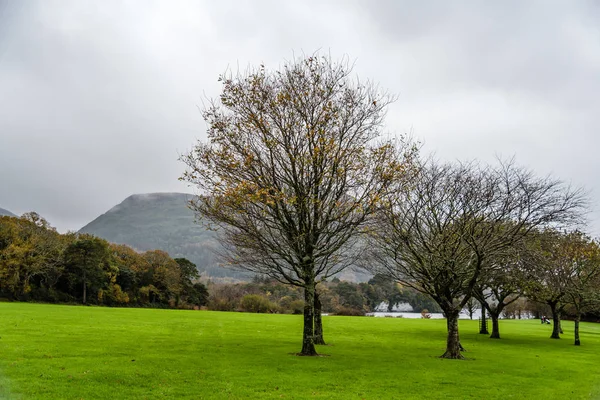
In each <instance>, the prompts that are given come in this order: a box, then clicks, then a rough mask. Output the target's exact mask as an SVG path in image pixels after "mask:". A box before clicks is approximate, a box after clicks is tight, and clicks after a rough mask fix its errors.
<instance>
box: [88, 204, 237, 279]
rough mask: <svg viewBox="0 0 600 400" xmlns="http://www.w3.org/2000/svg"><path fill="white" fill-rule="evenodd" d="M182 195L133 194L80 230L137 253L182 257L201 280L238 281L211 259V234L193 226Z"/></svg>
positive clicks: (212, 256)
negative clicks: (127, 247)
mask: <svg viewBox="0 0 600 400" xmlns="http://www.w3.org/2000/svg"><path fill="white" fill-rule="evenodd" d="M191 198H192V195H190V194H185V193H150V194H134V195H132V196H129V197H128V198H126V199H125V200H123V202H121V203H120V204H118V205H116V206H114V207H113V208H111V209H110V210H108V211H107V212H106V213H104V214H102V215H100V216H99V217H98V218H96V219H95V220H93V221H92V222H90V223H89V224H87V225H86V226H84V227H83V228H81V229H80V230H79V232H82V233H90V234H93V235H96V236H99V237H101V238H104V239H106V240H108V241H109V242H113V243H119V244H126V245H128V246H131V247H133V248H134V249H136V250H139V251H146V250H154V249H160V250H164V251H166V252H168V253H169V255H170V256H171V257H185V258H187V259H189V260H190V261H192V262H193V263H194V264H196V266H197V267H198V270H199V271H200V273H201V274H202V276H204V277H207V276H210V277H239V276H241V275H242V274H241V273H239V272H236V271H231V270H227V269H224V268H220V267H219V266H218V265H217V263H216V261H215V258H214V254H213V249H214V248H215V247H216V241H215V234H214V232H211V231H208V230H206V229H205V228H203V227H202V226H201V225H199V224H196V223H195V222H194V213H193V212H192V211H191V210H190V209H189V208H188V207H187V202H188V200H190V199H191Z"/></svg>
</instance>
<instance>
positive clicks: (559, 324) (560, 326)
mask: <svg viewBox="0 0 600 400" xmlns="http://www.w3.org/2000/svg"><path fill="white" fill-rule="evenodd" d="M558 331H559V332H560V334H561V335H562V334H563V333H564V332H563V330H562V322H561V320H560V312H559V313H558Z"/></svg>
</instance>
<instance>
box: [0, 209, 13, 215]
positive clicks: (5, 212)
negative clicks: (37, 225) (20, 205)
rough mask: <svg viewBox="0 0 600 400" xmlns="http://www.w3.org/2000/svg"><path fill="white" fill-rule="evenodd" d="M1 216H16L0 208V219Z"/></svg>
mask: <svg viewBox="0 0 600 400" xmlns="http://www.w3.org/2000/svg"><path fill="white" fill-rule="evenodd" d="M2 216H7V217H16V215H15V214H13V213H11V212H10V211H8V210H5V209H4V208H0V217H2Z"/></svg>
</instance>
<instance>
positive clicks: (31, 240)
mask: <svg viewBox="0 0 600 400" xmlns="http://www.w3.org/2000/svg"><path fill="white" fill-rule="evenodd" d="M198 278H199V275H198V271H197V270H196V266H195V265H194V264H193V263H191V262H190V261H188V260H187V259H185V258H176V259H172V258H171V257H169V255H168V254H167V253H165V252H164V251H160V250H152V251H146V252H144V253H138V252H136V251H135V250H133V249H132V248H130V247H128V246H125V245H119V244H113V243H109V242H107V241H106V240H104V239H101V238H98V237H95V236H92V235H89V234H79V233H72V232H71V233H67V234H59V233H58V232H57V231H56V229H54V228H53V227H51V226H50V224H49V223H48V222H47V221H46V220H45V219H44V218H42V217H40V216H39V215H38V214H37V213H34V212H31V213H27V214H24V215H23V216H22V217H21V218H15V217H0V297H3V298H7V299H11V300H22V301H44V302H53V303H83V304H104V305H110V306H126V305H131V306H152V307H180V308H189V307H194V306H202V305H205V304H206V302H207V298H208V293H207V290H206V287H205V286H204V285H203V284H202V283H200V282H198Z"/></svg>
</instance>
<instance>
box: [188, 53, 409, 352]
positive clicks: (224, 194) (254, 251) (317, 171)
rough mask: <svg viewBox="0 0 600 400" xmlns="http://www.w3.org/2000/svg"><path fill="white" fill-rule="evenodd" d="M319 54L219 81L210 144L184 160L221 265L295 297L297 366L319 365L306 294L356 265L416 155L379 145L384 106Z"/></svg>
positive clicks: (209, 114)
mask: <svg viewBox="0 0 600 400" xmlns="http://www.w3.org/2000/svg"><path fill="white" fill-rule="evenodd" d="M351 70H352V68H351V66H349V65H348V63H347V62H340V63H337V62H334V61H332V60H331V59H330V58H329V57H321V56H318V55H314V56H308V57H304V58H301V59H298V60H294V61H291V62H287V63H285V64H284V65H283V66H282V67H281V68H280V69H279V70H275V71H270V70H268V69H266V68H265V67H264V66H260V67H259V68H258V69H256V70H252V71H250V72H248V73H246V74H243V75H239V74H238V75H237V76H231V75H229V76H223V77H221V78H220V80H221V82H222V85H223V91H222V94H221V96H220V98H219V100H217V101H213V102H212V103H211V105H210V106H208V107H207V108H206V109H205V111H204V119H205V121H206V122H207V124H208V140H206V141H200V142H198V143H197V144H196V146H195V147H194V149H193V150H192V151H191V152H190V153H188V154H186V155H184V156H183V157H182V160H183V161H184V162H185V164H186V165H187V171H186V172H185V174H184V175H183V177H182V179H183V180H184V181H187V182H189V183H190V184H191V185H192V186H195V187H197V188H198V189H199V191H200V193H199V194H200V196H199V197H198V198H197V199H195V200H193V201H192V203H191V208H192V209H193V210H195V211H196V212H197V214H198V215H199V216H200V217H202V219H203V220H206V221H208V222H210V223H213V224H214V225H216V226H217V227H218V228H219V229H218V231H219V233H220V242H221V244H222V245H223V251H222V252H221V256H222V257H223V259H224V261H225V263H226V264H228V265H229V266H232V267H235V268H241V269H244V270H248V271H252V272H255V273H259V274H262V275H266V276H269V277H272V278H274V279H276V280H278V281H280V282H284V283H288V284H292V285H296V286H299V287H302V288H304V299H305V308H304V330H303V342H302V350H301V352H300V354H301V355H316V354H317V352H316V350H315V346H314V339H313V329H314V326H313V323H314V316H313V312H314V300H315V286H316V284H317V283H318V282H320V281H322V280H324V279H326V278H327V277H330V276H332V275H334V274H336V273H338V272H340V271H342V270H343V269H344V268H346V267H347V266H349V265H350V264H352V263H353V261H354V259H355V257H356V256H357V254H358V252H359V251H360V247H361V246H360V243H361V242H360V240H359V235H360V234H361V232H362V229H363V227H364V225H365V223H366V222H367V220H368V218H369V216H371V215H372V214H373V213H374V212H375V210H377V209H378V208H380V206H381V200H382V199H383V198H385V197H386V195H387V194H388V190H389V188H390V185H391V183H392V182H394V181H397V180H398V179H400V176H402V175H404V174H405V172H406V171H407V170H408V169H409V168H410V167H409V166H410V163H411V159H412V156H413V154H414V152H415V151H416V150H415V149H414V147H412V146H409V145H408V144H407V143H406V142H405V141H404V140H403V139H395V140H394V141H379V142H376V141H377V140H379V138H380V137H381V135H382V125H383V122H384V117H385V110H386V107H387V106H388V104H389V103H390V102H391V101H393V98H392V97H390V96H389V95H387V94H386V93H384V92H382V91H380V90H379V88H378V87H377V86H376V85H374V84H371V83H369V82H366V83H365V82H361V81H358V80H356V79H353V78H352V77H351Z"/></svg>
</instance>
